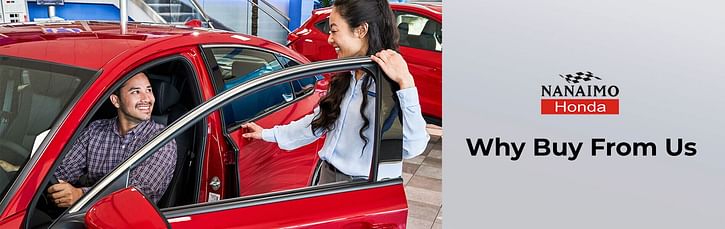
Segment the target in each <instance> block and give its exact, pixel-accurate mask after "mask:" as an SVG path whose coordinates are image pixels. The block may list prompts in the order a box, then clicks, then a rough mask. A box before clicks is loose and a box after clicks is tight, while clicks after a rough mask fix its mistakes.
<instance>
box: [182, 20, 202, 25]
mask: <svg viewBox="0 0 725 229" xmlns="http://www.w3.org/2000/svg"><path fill="white" fill-rule="evenodd" d="M184 25H185V26H189V27H201V20H199V19H191V20H189V21H187V22H186V23H184Z"/></svg>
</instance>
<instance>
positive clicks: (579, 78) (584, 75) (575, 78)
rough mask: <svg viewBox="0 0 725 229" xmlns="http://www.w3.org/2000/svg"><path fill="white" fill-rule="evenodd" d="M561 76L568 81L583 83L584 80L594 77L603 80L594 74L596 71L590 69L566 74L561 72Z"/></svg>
mask: <svg viewBox="0 0 725 229" xmlns="http://www.w3.org/2000/svg"><path fill="white" fill-rule="evenodd" d="M559 76H561V78H563V79H564V80H566V82H569V83H581V82H584V81H591V80H593V79H598V80H602V78H599V77H596V76H594V73H592V72H589V71H587V72H577V73H574V74H566V75H562V74H559Z"/></svg>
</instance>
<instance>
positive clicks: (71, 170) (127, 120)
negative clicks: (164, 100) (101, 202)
mask: <svg viewBox="0 0 725 229" xmlns="http://www.w3.org/2000/svg"><path fill="white" fill-rule="evenodd" d="M110 100H111V103H113V105H114V106H115V107H116V110H117V116H116V117H115V118H111V119H101V120H96V121H93V122H92V123H91V124H90V125H88V127H86V128H85V129H84V130H83V133H82V134H81V136H80V137H79V138H78V140H77V141H76V142H75V144H74V145H73V148H71V150H70V152H69V153H68V155H66V156H65V158H64V159H63V161H62V162H61V165H60V166H59V167H58V169H57V170H56V171H55V173H54V175H55V178H57V179H58V181H59V183H58V184H54V185H52V186H50V187H49V188H48V193H49V194H50V195H49V196H50V197H51V199H52V201H53V202H54V203H55V204H56V205H57V206H58V207H69V206H71V205H73V203H75V202H76V201H77V200H78V199H80V197H81V196H83V194H84V193H86V192H87V191H88V189H89V187H90V186H92V185H93V184H95V183H96V182H97V181H99V180H100V179H101V178H102V177H103V176H105V175H106V174H108V173H110V172H111V171H112V170H113V169H114V168H115V167H116V166H117V165H119V164H120V163H121V162H123V161H125V160H126V159H127V158H128V157H130V156H131V154H133V153H134V152H135V151H136V150H137V149H139V148H140V147H141V146H143V145H144V144H146V143H147V142H148V141H150V140H151V139H152V138H153V137H154V136H156V135H157V134H158V133H160V132H161V130H163V129H164V125H162V124H158V123H156V122H154V121H153V120H151V111H152V110H153V106H154V102H155V98H154V95H153V93H152V88H151V83H150V82H149V80H148V78H147V77H146V74H144V73H138V74H136V75H134V76H133V77H132V78H131V79H129V80H128V81H126V82H125V83H124V84H123V85H122V86H121V88H119V89H118V90H116V91H115V92H113V94H112V95H111V96H110ZM175 163H176V142H175V141H172V142H170V143H168V144H166V145H165V146H164V147H162V148H161V149H159V151H157V152H156V153H155V154H154V155H153V156H152V157H151V158H149V159H147V160H146V161H145V162H144V163H142V164H140V165H139V166H137V167H136V168H135V169H133V170H131V173H130V175H129V182H130V184H131V185H132V186H134V187H136V188H137V189H139V190H141V191H142V192H143V193H144V194H146V196H147V197H149V198H150V199H151V200H153V201H154V202H158V201H159V199H161V196H163V195H164V192H165V191H166V187H167V186H168V185H169V182H171V178H172V177H173V172H174V166H175ZM81 177H83V179H82V178H81Z"/></svg>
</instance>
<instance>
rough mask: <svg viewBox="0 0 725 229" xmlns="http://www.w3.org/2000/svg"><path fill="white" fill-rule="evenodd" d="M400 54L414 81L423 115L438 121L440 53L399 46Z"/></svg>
mask: <svg viewBox="0 0 725 229" xmlns="http://www.w3.org/2000/svg"><path fill="white" fill-rule="evenodd" d="M400 53H401V55H403V58H404V59H405V60H406V61H407V62H408V68H409V69H410V74H412V75H413V77H414V79H415V86H416V87H417V88H418V94H419V96H420V106H421V110H422V112H423V115H425V116H432V117H435V118H439V119H440V118H441V117H442V115H443V112H442V105H441V101H442V96H441V95H442V94H441V88H442V87H443V84H442V83H443V78H442V75H443V72H442V71H441V70H442V68H441V52H436V51H429V50H423V49H416V48H410V47H405V46H400Z"/></svg>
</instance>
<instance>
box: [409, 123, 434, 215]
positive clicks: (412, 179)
mask: <svg viewBox="0 0 725 229" xmlns="http://www.w3.org/2000/svg"><path fill="white" fill-rule="evenodd" d="M428 133H429V134H430V137H431V138H430V141H429V142H428V148H427V149H426V151H425V152H423V154H421V155H419V156H417V157H414V158H412V159H410V160H405V161H404V162H403V181H404V182H405V193H406V196H407V198H408V225H407V226H408V228H412V229H418V228H425V229H430V228H441V224H442V223H443V216H442V214H443V209H442V207H443V204H442V201H441V200H442V195H441V186H442V185H441V183H442V182H441V178H442V169H441V168H442V166H441V158H442V156H441V144H442V140H443V130H442V129H441V128H440V127H438V126H434V125H428Z"/></svg>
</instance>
